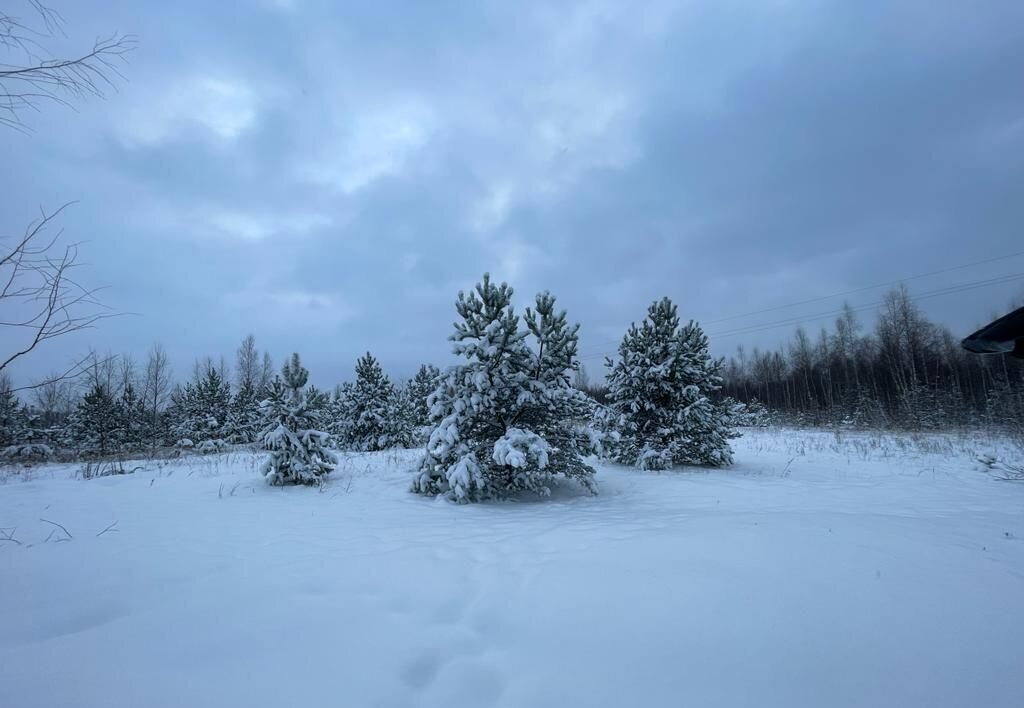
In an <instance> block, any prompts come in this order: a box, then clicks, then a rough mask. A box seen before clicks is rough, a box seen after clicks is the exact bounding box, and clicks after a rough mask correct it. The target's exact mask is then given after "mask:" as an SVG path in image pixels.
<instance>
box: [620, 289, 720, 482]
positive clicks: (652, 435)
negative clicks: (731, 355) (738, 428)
mask: <svg viewBox="0 0 1024 708" xmlns="http://www.w3.org/2000/svg"><path fill="white" fill-rule="evenodd" d="M607 365H608V366H609V367H610V368H611V373H610V374H609V376H608V386H609V399H610V407H611V408H612V410H614V411H615V413H616V414H617V416H618V421H617V422H618V428H619V431H618V432H619V436H618V441H617V444H616V445H615V448H614V451H613V456H614V457H615V459H617V460H618V461H619V462H622V463H624V464H630V465H636V466H638V467H640V468H641V469H667V468H669V467H671V466H673V465H681V464H698V465H711V466H716V467H717V466H723V465H728V464H731V463H732V451H731V449H730V447H729V442H728V441H729V439H730V438H733V437H736V434H735V432H734V429H733V426H732V424H731V421H730V413H729V411H728V410H726V409H725V408H724V407H723V406H720V405H716V404H715V402H714V401H712V399H711V396H712V395H714V394H715V392H717V391H718V390H719V389H720V388H721V376H720V375H719V371H720V369H721V365H722V362H721V361H720V360H716V359H713V358H712V357H711V354H710V352H709V350H708V339H707V337H706V336H705V335H704V332H703V331H702V330H701V329H700V327H699V326H698V325H697V324H696V323H694V322H690V323H689V324H688V325H686V326H685V327H680V325H679V316H678V314H677V313H676V306H675V305H673V304H672V301H671V300H669V299H668V298H664V299H663V300H661V301H660V302H655V303H653V304H652V305H651V306H650V308H649V309H648V312H647V318H646V319H645V320H644V321H643V323H642V324H641V326H639V327H637V326H636V324H633V325H631V326H630V328H629V330H628V331H627V332H626V335H625V337H623V339H622V343H621V344H620V345H619V358H618V361H616V362H614V363H613V362H612V361H610V360H609V361H608V364H607Z"/></svg>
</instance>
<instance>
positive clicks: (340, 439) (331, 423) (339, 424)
mask: <svg viewBox="0 0 1024 708" xmlns="http://www.w3.org/2000/svg"><path fill="white" fill-rule="evenodd" d="M351 401H352V384H351V383H350V382H348V381H345V382H344V383H340V384H338V385H337V386H335V387H334V393H333V394H331V400H330V401H329V402H328V404H327V409H326V411H325V415H326V425H325V427H326V428H327V431H328V432H329V433H330V434H331V443H332V445H334V446H335V447H347V446H348V441H349V440H350V439H351V438H352V411H351Z"/></svg>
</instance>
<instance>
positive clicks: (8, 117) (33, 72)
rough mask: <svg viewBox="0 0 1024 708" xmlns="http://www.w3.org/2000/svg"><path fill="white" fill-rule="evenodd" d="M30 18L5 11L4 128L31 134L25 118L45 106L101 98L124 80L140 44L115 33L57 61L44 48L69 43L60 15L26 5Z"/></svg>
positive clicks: (0, 13) (0, 40)
mask: <svg viewBox="0 0 1024 708" xmlns="http://www.w3.org/2000/svg"><path fill="white" fill-rule="evenodd" d="M23 7H24V9H25V10H26V12H27V15H28V16H27V17H19V16H17V15H14V14H10V13H8V12H7V11H5V10H0V49H5V50H6V53H7V55H8V57H9V62H6V63H3V64H0V125H3V126H7V127H10V128H14V129H16V130H21V131H24V130H26V127H25V123H24V122H23V120H22V115H23V114H24V113H25V112H35V111H38V110H39V108H40V105H41V104H43V103H58V104H61V105H64V106H71V101H73V100H76V99H81V98H84V97H87V96H96V97H102V96H103V95H104V94H105V93H106V92H107V91H109V90H111V89H113V88H114V81H115V80H116V79H118V78H122V77H121V73H120V71H119V68H120V66H121V65H122V64H123V63H124V61H125V58H126V55H127V54H128V53H129V52H131V51H132V50H133V49H134V48H135V45H136V41H135V37H134V36H132V35H122V34H119V33H116V32H115V33H114V34H112V35H110V36H109V37H106V38H98V39H96V40H94V41H93V43H92V46H91V47H90V48H87V49H85V50H83V51H81V52H79V53H77V54H73V55H71V56H55V55H54V54H52V53H51V52H50V51H48V50H47V48H46V47H45V46H44V44H45V42H46V41H47V40H48V39H55V38H65V37H66V36H67V35H66V34H65V33H64V21H63V18H61V16H60V14H59V13H58V12H57V11H56V10H54V9H52V8H50V7H48V6H46V5H44V4H43V3H42V2H41V1H40V0H25V1H24V2H23Z"/></svg>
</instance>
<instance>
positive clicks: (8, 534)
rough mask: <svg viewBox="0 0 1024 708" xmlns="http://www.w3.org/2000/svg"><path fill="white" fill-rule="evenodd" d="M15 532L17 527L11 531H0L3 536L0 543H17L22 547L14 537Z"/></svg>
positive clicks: (0, 537)
mask: <svg viewBox="0 0 1024 708" xmlns="http://www.w3.org/2000/svg"><path fill="white" fill-rule="evenodd" d="M17 530H18V527H17V526H15V527H14V528H12V529H0V533H3V535H2V536H0V541H10V542H11V543H17V544H18V545H19V546H20V545H22V544H21V541H19V540H18V539H16V538H15V537H14V532H15V531H17Z"/></svg>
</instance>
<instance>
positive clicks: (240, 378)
mask: <svg viewBox="0 0 1024 708" xmlns="http://www.w3.org/2000/svg"><path fill="white" fill-rule="evenodd" d="M235 375H236V376H237V381H236V383H237V384H238V389H239V390H241V389H243V388H250V389H253V390H255V389H256V388H257V386H258V385H259V383H260V353H259V351H258V350H257V349H256V337H254V336H253V335H251V334H249V335H246V337H245V339H243V340H242V343H241V344H240V345H239V347H238V353H237V354H236V355H235Z"/></svg>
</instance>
